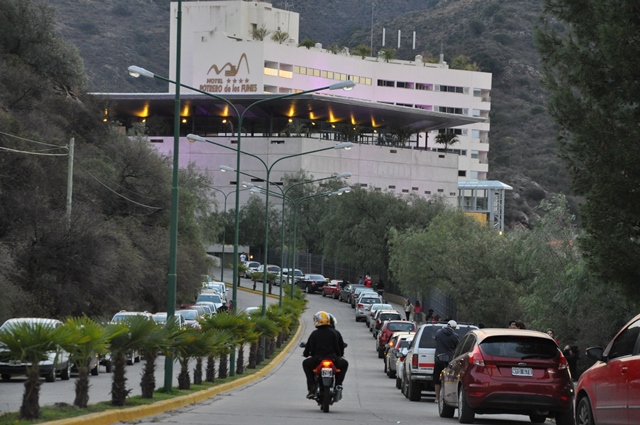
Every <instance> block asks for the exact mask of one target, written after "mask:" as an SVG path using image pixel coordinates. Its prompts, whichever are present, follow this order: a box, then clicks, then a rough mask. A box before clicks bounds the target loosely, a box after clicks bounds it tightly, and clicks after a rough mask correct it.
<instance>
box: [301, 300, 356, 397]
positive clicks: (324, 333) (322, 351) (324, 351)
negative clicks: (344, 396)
mask: <svg viewBox="0 0 640 425" xmlns="http://www.w3.org/2000/svg"><path fill="white" fill-rule="evenodd" d="M313 323H314V325H315V327H316V330H315V331H313V332H311V335H309V339H308V340H307V343H306V345H305V348H304V353H303V354H302V355H303V356H304V357H308V358H307V359H305V360H304V361H303V362H302V369H303V370H304V373H305V375H306V377H307V390H308V391H309V393H308V394H307V398H310V399H312V398H314V397H315V392H316V382H315V376H314V374H313V370H314V369H315V368H316V367H317V366H318V364H320V361H322V360H324V359H331V360H333V362H334V364H335V365H336V367H337V368H338V369H340V373H336V387H338V386H340V387H341V386H342V382H343V381H344V375H345V373H346V368H347V367H348V363H346V364H345V363H343V362H342V361H341V360H340V359H341V357H342V355H343V354H344V341H342V336H340V334H339V332H338V331H336V330H335V328H333V327H331V316H330V315H329V313H327V312H326V311H319V312H317V313H316V314H315V315H314V316H313ZM334 324H335V318H334ZM342 360H344V359H342ZM344 362H346V360H345V361H344ZM342 367H345V369H344V370H342Z"/></svg>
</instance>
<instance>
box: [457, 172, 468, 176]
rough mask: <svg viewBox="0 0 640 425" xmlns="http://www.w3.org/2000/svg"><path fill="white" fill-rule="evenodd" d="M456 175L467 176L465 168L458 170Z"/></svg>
mask: <svg viewBox="0 0 640 425" xmlns="http://www.w3.org/2000/svg"><path fill="white" fill-rule="evenodd" d="M458 177H467V171H466V170H458Z"/></svg>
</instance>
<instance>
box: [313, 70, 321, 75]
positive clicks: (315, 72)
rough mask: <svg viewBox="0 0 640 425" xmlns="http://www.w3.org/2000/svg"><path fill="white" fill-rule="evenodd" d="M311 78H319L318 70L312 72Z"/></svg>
mask: <svg viewBox="0 0 640 425" xmlns="http://www.w3.org/2000/svg"><path fill="white" fill-rule="evenodd" d="M313 76H314V77H319V76H320V70H319V69H314V70H313Z"/></svg>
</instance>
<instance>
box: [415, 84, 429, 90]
mask: <svg viewBox="0 0 640 425" xmlns="http://www.w3.org/2000/svg"><path fill="white" fill-rule="evenodd" d="M432 87H433V86H432V85H431V84H425V83H416V90H432Z"/></svg>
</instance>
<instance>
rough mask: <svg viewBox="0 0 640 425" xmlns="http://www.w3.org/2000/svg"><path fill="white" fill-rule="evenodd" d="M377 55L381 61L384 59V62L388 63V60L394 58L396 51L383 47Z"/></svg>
mask: <svg viewBox="0 0 640 425" xmlns="http://www.w3.org/2000/svg"><path fill="white" fill-rule="evenodd" d="M379 55H380V56H381V57H382V59H384V61H385V62H387V63H388V62H389V61H390V60H393V59H395V58H396V50H395V49H391V48H389V47H383V48H382V49H380V52H379Z"/></svg>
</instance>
